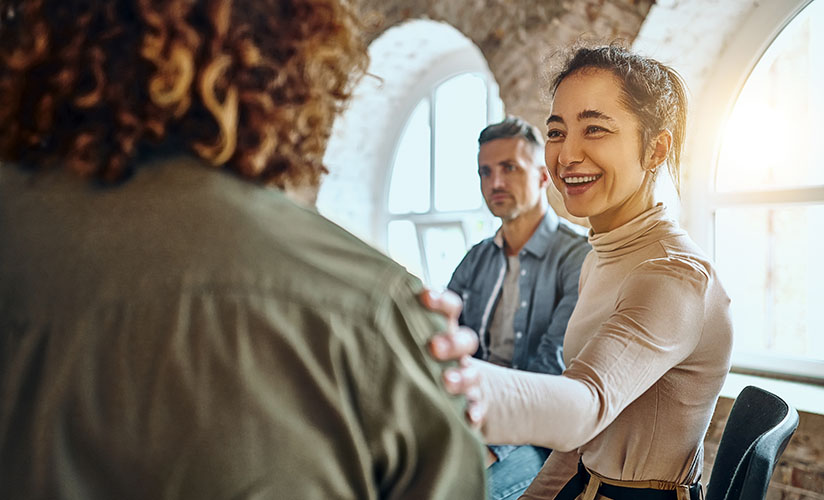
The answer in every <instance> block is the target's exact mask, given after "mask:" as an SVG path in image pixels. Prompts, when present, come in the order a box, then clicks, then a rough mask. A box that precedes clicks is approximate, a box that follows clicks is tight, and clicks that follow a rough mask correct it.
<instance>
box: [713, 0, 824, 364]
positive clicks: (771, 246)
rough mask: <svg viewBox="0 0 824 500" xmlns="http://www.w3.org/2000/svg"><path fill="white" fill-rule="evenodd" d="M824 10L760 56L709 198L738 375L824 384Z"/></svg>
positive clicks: (817, 6)
mask: <svg viewBox="0 0 824 500" xmlns="http://www.w3.org/2000/svg"><path fill="white" fill-rule="evenodd" d="M822 89H824V1H822V0H817V1H814V2H811V3H810V4H809V5H808V6H807V7H806V8H804V10H802V11H801V12H800V13H799V14H798V15H797V16H795V18H794V19H792V21H791V22H790V23H789V24H787V26H786V27H785V28H784V29H783V30H781V32H780V33H779V35H778V36H777V37H776V38H775V40H774V41H773V42H772V43H771V44H770V45H769V47H768V48H767V50H766V51H765V52H764V53H763V55H762V57H761V58H760V60H759V61H758V63H757V64H756V65H755V67H754V68H753V70H752V72H751V74H750V76H749V78H748V79H747V80H746V83H745V84H744V86H743V88H742V89H741V92H740V94H739V96H738V99H737V101H736V103H735V106H734V107H733V110H732V113H731V115H730V117H729V120H728V122H727V125H726V128H725V130H724V133H723V137H722V141H721V147H720V151H719V153H718V157H717V170H716V175H715V179H714V189H713V191H712V192H711V193H710V196H709V202H710V207H709V208H710V211H711V212H712V214H713V224H714V226H713V227H712V234H713V241H714V250H715V260H716V263H717V266H718V269H719V272H720V273H721V275H722V279H723V280H724V284H725V286H726V288H727V290H728V292H729V294H730V296H731V298H732V313H733V321H734V327H735V332H736V337H735V353H734V359H733V363H734V365H735V366H737V367H738V368H743V369H752V370H756V371H768V372H775V373H785V374H791V375H796V376H802V377H812V378H817V379H824V259H822V256H824V141H822V134H821V130H822V127H821V123H822V117H824V92H822Z"/></svg>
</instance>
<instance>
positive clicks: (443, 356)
mask: <svg viewBox="0 0 824 500" xmlns="http://www.w3.org/2000/svg"><path fill="white" fill-rule="evenodd" d="M420 298H421V302H422V303H423V305H424V306H426V307H427V308H428V309H430V310H432V311H434V312H437V313H441V314H443V315H444V316H445V317H446V331H445V332H440V333H437V334H436V335H435V336H434V337H432V339H431V340H430V341H429V351H430V352H431V353H432V357H434V358H435V359H436V360H438V361H458V366H457V367H455V368H447V369H446V370H444V372H443V375H442V378H443V384H444V387H445V388H446V390H447V392H449V393H450V394H463V395H464V396H466V400H467V406H466V416H467V419H468V420H469V424H470V425H472V426H473V427H475V428H480V426H481V424H482V423H483V419H484V415H485V413H486V404H485V402H484V401H483V394H482V393H481V375H480V372H479V371H478V369H477V368H476V367H475V366H474V365H473V359H472V355H473V354H474V353H475V351H477V350H478V335H477V334H476V333H475V332H474V331H473V330H472V329H471V328H467V327H465V326H460V325H458V317H459V316H460V314H461V308H462V307H463V304H462V303H461V299H460V297H458V296H457V295H456V294H455V293H453V292H451V291H449V290H447V291H445V292H443V293H436V292H432V291H430V290H424V291H423V292H422V293H421V296H420Z"/></svg>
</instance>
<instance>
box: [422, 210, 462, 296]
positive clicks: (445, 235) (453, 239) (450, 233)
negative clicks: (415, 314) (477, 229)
mask: <svg viewBox="0 0 824 500" xmlns="http://www.w3.org/2000/svg"><path fill="white" fill-rule="evenodd" d="M423 245H424V251H425V252H426V264H427V267H428V268H429V286H431V287H432V288H434V289H436V290H439V289H443V288H446V285H447V284H448V283H449V278H451V277H452V272H453V271H454V270H455V268H456V267H458V264H459V263H460V262H461V259H462V258H463V256H464V255H465V254H466V240H465V239H464V234H463V231H462V230H461V226H460V224H450V225H442V226H429V227H424V228H423Z"/></svg>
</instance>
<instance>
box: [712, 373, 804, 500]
mask: <svg viewBox="0 0 824 500" xmlns="http://www.w3.org/2000/svg"><path fill="white" fill-rule="evenodd" d="M797 427H798V412H797V411H795V408H793V407H792V406H790V405H789V404H787V403H786V402H785V401H784V400H783V399H781V398H779V397H778V396H776V395H775V394H772V393H770V392H767V391H765V390H763V389H759V388H758V387H753V386H747V387H745V388H744V390H742V391H741V394H739V395H738V397H737V398H735V403H733V405H732V410H730V415H729V417H728V418H727V424H726V425H725V426H724V433H723V434H722V435H721V442H720V443H719V445H718V453H717V454H716V456H715V463H713V466H712V472H711V473H710V482H709V485H708V487H707V495H706V500H763V499H764V497H766V495H767V486H768V485H769V483H770V478H771V477H772V474H773V470H774V469H775V465H776V462H777V461H778V457H780V456H781V454H782V453H783V452H784V448H786V447H787V443H788V442H789V440H790V438H791V437H792V435H793V433H794V432H795V429H796V428H797Z"/></svg>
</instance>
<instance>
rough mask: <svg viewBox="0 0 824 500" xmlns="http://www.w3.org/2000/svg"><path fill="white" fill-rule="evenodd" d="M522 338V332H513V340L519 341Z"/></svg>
mask: <svg viewBox="0 0 824 500" xmlns="http://www.w3.org/2000/svg"><path fill="white" fill-rule="evenodd" d="M523 336H524V332H515V338H516V339H519V338H521V337H523Z"/></svg>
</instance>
